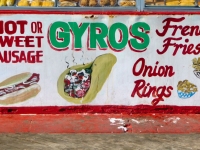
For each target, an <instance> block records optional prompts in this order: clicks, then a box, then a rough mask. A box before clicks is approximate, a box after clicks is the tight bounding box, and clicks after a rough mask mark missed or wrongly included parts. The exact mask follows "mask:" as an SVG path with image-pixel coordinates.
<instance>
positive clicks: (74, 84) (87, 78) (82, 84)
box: [64, 68, 92, 98]
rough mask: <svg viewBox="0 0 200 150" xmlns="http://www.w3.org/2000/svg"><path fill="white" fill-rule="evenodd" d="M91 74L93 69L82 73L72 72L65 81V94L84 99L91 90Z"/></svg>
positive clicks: (83, 70)
mask: <svg viewBox="0 0 200 150" xmlns="http://www.w3.org/2000/svg"><path fill="white" fill-rule="evenodd" d="M91 72H92V70H91V68H86V69H82V70H81V71H77V70H70V72H69V73H68V74H67V75H66V76H65V79H64V83H65V87H64V91H65V93H67V94H68V95H69V96H71V97H73V98H82V97H84V96H85V95H86V93H87V91H88V90H89V88H90V84H91Z"/></svg>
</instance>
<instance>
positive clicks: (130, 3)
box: [119, 1, 135, 7]
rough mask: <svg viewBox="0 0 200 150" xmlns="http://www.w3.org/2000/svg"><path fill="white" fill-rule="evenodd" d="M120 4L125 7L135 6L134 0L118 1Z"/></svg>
mask: <svg viewBox="0 0 200 150" xmlns="http://www.w3.org/2000/svg"><path fill="white" fill-rule="evenodd" d="M119 5H120V6H123V7H126V6H135V1H121V2H120V3H119Z"/></svg>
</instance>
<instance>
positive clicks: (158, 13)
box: [0, 10, 200, 15]
mask: <svg viewBox="0 0 200 150" xmlns="http://www.w3.org/2000/svg"><path fill="white" fill-rule="evenodd" d="M0 14H48V15H52V14H66V15H67V14H70V15H72V14H74V15H75V14H81V15H91V14H92V15H199V14H200V11H175V12H173V11H167V10H166V11H163V12H162V11H159V12H158V11H148V12H137V11H124V10H123V11H122V10H121V11H120V10H119V11H116V10H113V11H84V10H83V11H54V10H52V11H41V10H0Z"/></svg>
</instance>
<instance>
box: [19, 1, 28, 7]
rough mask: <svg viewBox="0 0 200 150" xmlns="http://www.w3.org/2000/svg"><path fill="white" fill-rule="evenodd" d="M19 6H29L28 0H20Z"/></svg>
mask: <svg viewBox="0 0 200 150" xmlns="http://www.w3.org/2000/svg"><path fill="white" fill-rule="evenodd" d="M18 6H29V2H28V1H27V0H20V1H19V2H18Z"/></svg>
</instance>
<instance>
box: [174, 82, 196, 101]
mask: <svg viewBox="0 0 200 150" xmlns="http://www.w3.org/2000/svg"><path fill="white" fill-rule="evenodd" d="M177 89H178V96H179V97H180V98H182V99H186V98H190V97H192V96H193V95H194V94H195V93H196V92H197V86H196V85H194V84H192V83H190V82H189V81H188V80H184V81H179V82H178V85H177Z"/></svg>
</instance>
